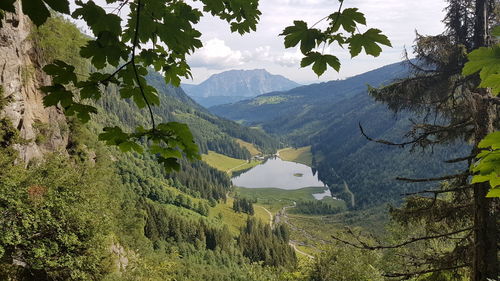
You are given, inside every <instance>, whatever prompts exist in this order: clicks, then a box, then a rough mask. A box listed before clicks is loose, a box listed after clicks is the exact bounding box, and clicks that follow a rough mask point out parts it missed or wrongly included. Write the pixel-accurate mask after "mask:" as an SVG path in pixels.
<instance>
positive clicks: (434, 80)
mask: <svg viewBox="0 0 500 281" xmlns="http://www.w3.org/2000/svg"><path fill="white" fill-rule="evenodd" d="M448 2H449V4H448V8H447V14H446V18H445V20H444V22H445V24H446V30H445V32H443V33H442V34H440V35H437V36H422V35H418V34H417V39H416V44H415V47H414V52H415V54H416V57H417V59H416V60H408V64H409V65H410V69H411V74H410V76H409V77H407V78H405V79H402V80H399V81H396V82H395V83H393V84H391V85H389V86H387V87H384V88H382V89H372V90H371V94H372V95H373V97H375V99H376V100H378V101H381V102H383V103H386V104H387V105H388V107H389V108H390V109H391V110H393V111H395V112H400V111H412V112H414V113H416V114H417V115H418V116H419V119H420V120H418V121H414V122H413V126H412V128H411V130H410V131H409V132H408V134H407V137H409V138H410V140H409V141H406V142H402V143H390V142H387V141H383V140H373V139H371V138H369V137H368V136H367V137H368V138H369V139H370V140H372V141H378V142H381V143H385V144H389V145H399V146H406V145H412V146H414V147H422V148H428V147H432V146H435V145H446V144H449V143H453V142H457V141H467V142H469V143H471V147H472V148H471V151H470V153H467V154H466V155H464V157H463V158H459V159H450V160H449V161H447V162H453V163H456V162H463V163H464V169H463V171H462V172H459V173H456V174H453V175H440V176H437V177H435V178H427V179H408V178H400V179H399V180H405V181H409V182H438V181H442V180H448V183H447V184H441V185H440V187H439V188H436V189H433V190H423V191H421V192H417V193H414V194H411V197H409V198H408V199H407V202H406V204H405V205H404V207H403V208H402V209H400V210H393V215H394V218H395V219H396V220H397V221H400V222H405V221H406V223H405V224H406V225H409V224H410V222H409V221H412V222H417V221H420V222H425V226H426V227H425V228H426V229H424V231H423V233H421V234H422V236H421V237H419V238H412V239H411V240H410V241H407V242H411V243H414V242H417V241H427V240H443V239H444V240H447V241H453V242H451V244H449V245H448V246H450V245H452V247H451V248H452V249H451V250H450V251H447V252H446V253H441V254H437V253H436V255H427V256H420V257H415V256H414V257H411V258H410V260H412V261H413V262H414V265H416V267H417V269H416V270H415V271H414V272H410V271H407V272H402V273H398V274H393V276H412V275H418V274H424V273H425V274H427V273H432V272H438V271H443V270H452V271H457V270H459V268H470V269H471V271H472V272H471V274H472V278H471V280H475V281H486V280H487V279H488V278H489V279H492V280H493V279H496V278H497V277H498V246H497V245H498V237H497V236H498V234H497V231H498V227H497V220H498V211H499V203H498V199H494V198H487V197H486V194H487V192H488V190H489V187H490V186H489V184H488V183H487V182H486V183H485V182H480V183H471V180H470V178H471V172H470V171H469V166H470V165H471V164H472V163H473V162H474V159H475V157H476V156H477V155H478V153H480V152H481V149H480V148H479V143H480V141H481V140H482V139H483V138H484V137H485V136H486V135H487V134H489V133H491V132H493V131H494V130H496V129H498V124H499V123H498V122H499V121H500V120H499V118H498V117H499V116H498V108H497V106H498V104H500V100H499V99H498V98H496V97H494V96H493V95H492V94H491V91H490V89H485V88H481V87H480V86H479V84H480V80H479V76H477V75H476V76H469V77H464V76H462V68H463V67H464V65H465V63H466V62H467V53H469V52H471V51H472V50H474V49H477V48H480V47H485V46H489V45H490V44H491V40H490V36H489V32H490V30H491V29H492V28H493V27H494V26H495V25H497V24H498V22H496V17H495V14H494V12H493V11H494V5H495V2H494V1H487V0H476V1H469V0H449V1H448ZM362 132H363V129H362ZM363 134H364V132H363ZM365 136H366V135H365ZM429 195H430V196H429ZM411 243H409V244H411ZM402 244H405V245H407V244H406V243H402ZM401 246H402V245H401ZM417 260H418V261H417Z"/></svg>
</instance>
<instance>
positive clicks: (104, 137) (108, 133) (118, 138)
mask: <svg viewBox="0 0 500 281" xmlns="http://www.w3.org/2000/svg"><path fill="white" fill-rule="evenodd" d="M103 131H104V132H103V133H101V134H99V140H100V141H104V142H106V144H108V145H120V144H121V143H124V142H127V141H129V139H130V135H129V134H126V133H124V132H123V131H122V129H121V128H120V127H118V126H115V127H106V128H104V129H103Z"/></svg>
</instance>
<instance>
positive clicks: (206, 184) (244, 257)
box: [0, 14, 296, 281]
mask: <svg viewBox="0 0 500 281" xmlns="http://www.w3.org/2000/svg"><path fill="white" fill-rule="evenodd" d="M8 16H9V17H12V18H14V19H15V20H16V21H17V22H21V24H20V27H21V28H24V29H23V32H18V31H19V30H16V28H17V25H16V26H13V25H12V23H10V22H9V23H6V22H5V21H3V22H2V23H3V24H4V27H3V28H1V29H0V34H3V35H5V34H6V33H7V35H6V36H13V35H15V36H18V37H22V36H27V35H28V34H30V38H20V40H19V41H24V42H25V43H26V45H25V46H24V48H25V49H23V52H19V51H17V54H16V55H20V56H21V57H22V59H21V60H19V61H18V65H17V66H18V67H20V68H23V69H24V68H26V67H30V69H31V70H32V76H31V77H27V76H26V75H25V76H23V77H21V74H20V72H18V71H11V69H10V68H9V69H8V70H6V71H4V72H2V78H3V79H5V80H7V81H10V79H12V81H17V80H19V81H24V83H18V85H19V88H18V90H19V91H13V89H12V88H11V87H8V86H9V85H7V84H1V85H0V140H1V145H0V170H1V172H0V211H1V213H2V214H5V216H2V218H1V219H0V228H1V229H2V231H1V232H0V256H1V259H0V279H1V280H146V279H147V280H228V281H229V280H248V281H251V280H270V279H276V278H277V277H276V274H275V273H274V272H273V270H268V269H267V268H265V267H262V266H261V265H257V262H260V263H262V265H266V266H271V267H273V268H285V267H286V268H291V267H292V266H294V265H295V264H296V258H295V254H294V251H293V249H292V248H291V247H290V246H289V245H288V241H287V240H285V239H283V236H279V233H278V232H272V233H271V230H270V228H269V226H268V221H265V222H260V221H259V220H258V219H256V217H254V216H251V215H247V214H240V213H236V212H235V211H234V210H232V209H231V208H230V207H228V206H227V204H226V203H225V200H226V194H227V193H228V192H229V191H230V190H231V183H230V180H229V178H228V176H227V174H226V173H224V172H221V171H218V170H216V169H214V168H211V167H210V166H209V165H207V164H205V163H204V162H203V161H196V162H192V163H190V162H188V161H182V163H181V167H182V168H181V170H180V171H178V172H175V173H167V172H166V171H165V169H164V168H163V166H161V165H160V164H159V163H158V162H157V161H156V160H155V155H147V154H144V155H142V154H138V153H135V152H134V153H132V152H130V153H123V152H120V151H119V150H118V149H116V148H114V147H109V146H106V145H104V144H103V143H102V142H99V141H98V140H97V134H98V133H99V132H102V127H103V126H114V125H118V126H121V127H122V128H124V129H125V130H129V129H130V128H132V127H135V126H137V125H148V123H149V120H148V119H147V115H146V114H144V112H142V111H140V110H138V109H137V108H136V107H135V105H133V103H131V102H129V101H127V100H123V99H120V98H119V94H118V92H117V89H116V88H114V87H107V88H106V89H105V93H104V95H103V98H102V99H101V100H100V101H99V102H98V103H97V104H94V105H95V106H96V107H97V108H98V114H97V115H96V116H94V117H93V118H92V119H91V120H90V122H88V123H86V124H81V123H80V122H79V121H77V120H76V119H75V118H72V117H65V116H64V115H63V114H62V111H61V109H60V108H50V109H46V108H44V106H43V104H42V97H43V94H42V93H41V92H40V91H39V90H38V87H39V86H40V85H46V84H47V83H50V80H49V79H48V78H47V77H46V76H45V75H44V74H43V72H42V71H41V69H40V65H44V64H45V63H46V60H48V59H49V58H52V59H62V60H68V59H70V58H72V57H73V54H74V53H75V52H76V51H77V50H78V47H79V44H82V43H84V42H85V40H86V39H85V37H84V36H83V35H82V34H80V31H79V30H78V29H77V28H76V27H75V26H74V25H72V24H70V23H68V22H67V21H66V20H63V19H62V18H57V17H56V18H52V19H50V20H49V22H48V23H47V25H45V26H42V27H41V28H40V29H38V30H35V31H30V30H29V28H30V27H31V25H30V23H29V22H27V18H26V17H25V16H23V15H20V16H17V15H10V14H9V15H8ZM5 26H7V28H5ZM26 28H28V29H26ZM11 30H14V32H12V33H8V32H9V31H11ZM30 32H31V33H30ZM61 36H63V37H62V38H60V37H61ZM56 37H57V38H58V39H60V40H62V41H64V42H66V43H67V44H65V45H64V46H61V45H57V44H55V43H57V42H58V41H57V40H54V38H56ZM69 38H73V39H75V38H76V39H75V40H69ZM41 46H44V48H42V47H41ZM2 48H4V49H3V50H5V51H6V52H4V53H3V54H7V51H9V53H8V54H10V53H15V52H16V46H12V45H8V44H6V45H5V46H4V45H2ZM45 48H46V49H45ZM66 48H67V49H66ZM47 50H50V51H51V52H50V53H48V52H47ZM25 51H26V52H25ZM66 51H68V52H66ZM33 52H37V54H39V56H36V57H30V56H29V54H30V53H33ZM0 59H1V61H4V60H5V59H8V58H7V56H1V57H0ZM77 62H78V63H79V65H81V66H82V68H81V70H82V72H83V75H85V74H86V72H88V71H89V70H88V69H89V67H88V62H87V61H85V60H83V59H80V61H77ZM22 79H24V80H22ZM148 80H149V81H150V83H151V84H154V85H155V86H156V87H157V88H158V92H159V93H160V101H161V105H160V106H158V107H157V108H155V118H156V119H158V120H160V119H161V120H163V121H181V122H187V123H189V124H190V126H191V127H192V131H193V133H194V135H195V139H196V142H197V143H198V144H199V145H200V149H201V151H202V152H208V149H210V150H215V151H218V152H220V153H225V154H228V155H232V156H233V157H236V158H243V159H246V158H247V157H250V155H251V153H250V152H249V151H248V150H247V149H246V148H245V146H246V147H252V148H253V149H252V153H254V152H255V151H254V150H257V149H258V150H259V151H270V152H272V151H274V150H275V149H276V147H277V142H276V141H275V140H273V139H272V138H270V137H269V136H266V135H265V134H264V133H262V132H261V131H259V130H253V129H248V128H245V127H242V126H240V125H238V124H236V123H234V122H232V121H228V120H224V119H221V118H219V117H216V116H214V115H212V114H210V113H209V112H207V111H206V110H205V109H203V108H201V107H200V106H199V105H197V104H196V103H195V102H193V101H192V100H191V99H190V98H189V97H187V96H186V95H185V94H184V93H183V91H182V90H181V89H180V88H174V87H171V86H168V85H166V84H165V83H164V82H163V79H161V76H160V75H159V74H155V73H151V74H150V76H149V77H148ZM26 81H28V82H26ZM34 84H36V85H35V86H34ZM4 86H5V92H4ZM14 90H15V89H14ZM4 93H5V94H6V96H4ZM13 95H15V96H13ZM13 97H15V98H16V100H13V99H12V98H13ZM18 103H22V107H19V106H18ZM12 108H14V109H16V111H15V112H13V113H11V111H12ZM5 113H9V114H5ZM32 115H33V116H32ZM28 117H29V118H31V119H28ZM22 120H25V121H24V124H23V121H22ZM28 121H29V122H28ZM49 122H50V123H49ZM51 123H55V124H51ZM61 136H62V137H61ZM25 137H29V138H25ZM240 143H245V145H240ZM23 160H26V162H23ZM28 161H30V162H29V163H28ZM241 161H243V162H244V161H245V160H241ZM28 164H29V165H28ZM224 216H226V217H224ZM256 216H259V217H263V216H262V214H256ZM264 233H266V234H265V235H264ZM14 237H15V238H14ZM254 240H258V241H260V243H259V245H256V244H254V243H253V242H252V241H254ZM245 251H246V252H245ZM249 251H251V252H252V253H254V254H257V256H256V255H253V256H250V255H249V254H248V252H249ZM270 252H272V254H271V255H270V254H269V253H270ZM264 253H267V254H265V255H264ZM252 272H258V273H259V274H258V275H259V278H253V277H249V276H250V275H251V274H252Z"/></svg>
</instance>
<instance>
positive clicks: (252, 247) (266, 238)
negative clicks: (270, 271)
mask: <svg viewBox="0 0 500 281" xmlns="http://www.w3.org/2000/svg"><path fill="white" fill-rule="evenodd" d="M288 238H289V234H288V230H287V229H286V227H278V228H275V229H274V230H273V229H271V227H270V226H269V225H268V224H264V223H262V221H260V220H257V219H255V218H253V217H249V218H248V220H247V222H246V225H245V226H244V227H243V228H242V229H241V234H240V236H239V237H238V245H239V246H240V248H241V251H242V252H243V255H244V256H245V257H247V258H249V259H250V260H251V261H253V262H263V263H264V265H269V266H285V267H288V268H293V266H294V265H295V264H296V262H297V261H296V257H295V251H294V250H293V248H292V247H290V246H289V245H288V241H289V240H288Z"/></svg>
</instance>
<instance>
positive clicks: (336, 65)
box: [300, 52, 340, 76]
mask: <svg viewBox="0 0 500 281" xmlns="http://www.w3.org/2000/svg"><path fill="white" fill-rule="evenodd" d="M312 63H314V64H313V66H312V69H313V71H314V73H316V75H318V76H321V75H322V74H323V73H324V72H325V71H326V68H327V65H329V66H330V67H332V68H333V69H335V70H336V71H339V70H340V61H339V59H338V58H337V57H336V56H332V55H323V54H320V53H318V52H310V53H308V54H307V55H306V56H305V57H304V58H303V59H302V61H301V62H300V66H301V67H306V66H308V65H310V64H312Z"/></svg>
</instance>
